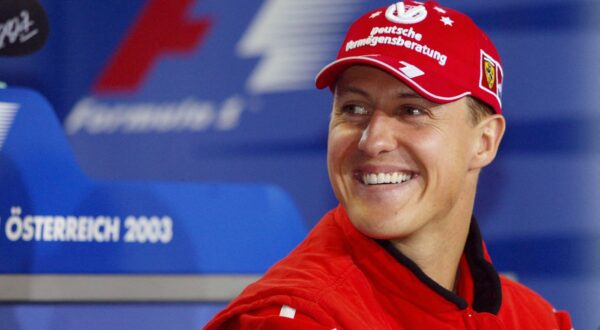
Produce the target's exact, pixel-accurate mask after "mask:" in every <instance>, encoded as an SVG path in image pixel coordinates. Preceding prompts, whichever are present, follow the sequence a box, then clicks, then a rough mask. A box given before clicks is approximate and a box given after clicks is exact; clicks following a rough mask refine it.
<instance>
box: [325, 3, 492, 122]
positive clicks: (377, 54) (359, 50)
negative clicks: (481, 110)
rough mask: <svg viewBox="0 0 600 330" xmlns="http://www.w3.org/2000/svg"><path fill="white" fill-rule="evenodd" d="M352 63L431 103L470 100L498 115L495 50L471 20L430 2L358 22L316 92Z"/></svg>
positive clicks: (388, 9) (381, 10)
mask: <svg viewBox="0 0 600 330" xmlns="http://www.w3.org/2000/svg"><path fill="white" fill-rule="evenodd" d="M356 64H363V65H364V64H366V65H371V66H374V67H377V68H379V69H381V70H384V71H386V72H388V73H390V74H392V75H394V76H395V77H397V78H398V79H400V80H402V81H403V82H404V83H405V84H407V85H408V86H410V87H411V88H412V89H414V90H415V91H416V92H417V93H419V94H420V95H422V96H423V97H425V98H427V99H428V100H431V101H433V102H436V103H448V102H453V101H456V100H458V99H460V98H462V97H465V96H467V95H470V96H473V97H475V98H478V99H479V100H481V101H483V102H484V103H487V104H489V105H490V106H491V107H492V108H493V109H494V110H495V111H496V113H502V101H501V94H502V82H503V80H504V76H503V72H502V65H501V62H500V56H499V55H498V51H497V50H496V47H495V46H494V44H493V43H492V41H491V40H490V38H489V37H488V36H487V35H486V34H485V33H484V32H483V31H482V30H481V29H480V28H479V27H477V25H476V24H475V23H474V22H473V21H472V20H471V19H470V18H469V17H467V16H466V15H464V14H462V13H460V12H458V11H456V10H453V9H450V8H446V7H442V6H440V5H439V4H437V3H436V2H434V1H427V2H419V1H401V2H397V3H394V4H392V5H390V6H388V7H383V8H379V9H376V10H373V11H371V12H368V13H367V14H365V15H363V16H362V17H360V18H359V19H358V20H356V21H355V22H354V23H352V25H351V26H350V29H349V30H348V33H347V34H346V39H345V40H344V43H343V44H342V47H341V48H340V50H339V52H338V55H337V58H336V60H335V61H333V62H331V63H330V64H328V65H327V66H325V67H324V68H323V69H322V70H321V72H319V74H318V75H317V77H316V86H317V88H319V89H322V88H325V87H333V85H334V84H335V82H336V81H337V78H338V77H339V75H340V74H341V73H342V72H343V71H344V70H345V69H347V68H348V67H350V66H352V65H356Z"/></svg>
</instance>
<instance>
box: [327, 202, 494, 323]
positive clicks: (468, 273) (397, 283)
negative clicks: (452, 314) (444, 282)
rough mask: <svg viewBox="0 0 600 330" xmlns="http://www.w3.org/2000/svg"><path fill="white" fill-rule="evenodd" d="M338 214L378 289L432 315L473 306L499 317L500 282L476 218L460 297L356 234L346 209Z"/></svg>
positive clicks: (388, 247) (385, 246)
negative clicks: (380, 288)
mask: <svg viewBox="0 0 600 330" xmlns="http://www.w3.org/2000/svg"><path fill="white" fill-rule="evenodd" d="M336 211H337V212H335V213H336V216H335V218H336V222H337V223H338V225H339V226H341V227H342V230H343V232H344V234H345V235H346V237H347V239H348V241H349V242H352V243H351V244H349V249H350V250H351V251H352V254H353V258H354V259H355V262H356V263H357V264H359V266H360V268H361V269H362V270H363V271H364V272H368V273H369V278H371V279H373V281H374V282H377V285H379V284H380V285H382V287H385V290H390V291H392V292H390V296H392V297H393V296H399V297H402V299H406V300H409V301H412V302H413V303H415V304H416V305H419V306H421V307H422V308H426V309H429V310H431V311H432V312H445V311H450V310H452V309H456V308H458V309H461V310H462V309H465V308H467V307H469V306H470V307H471V308H472V309H474V310H475V311H477V312H487V313H492V314H496V315H497V314H498V311H499V310H500V306H501V304H502V288H501V285H500V278H499V276H498V273H497V272H496V270H495V268H494V266H493V265H492V263H491V261H490V257H489V255H488V254H487V250H486V248H485V245H484V243H483V240H482V238H481V232H480V230H479V226H478V224H477V220H476V219H475V218H474V217H473V218H472V219H471V225H470V228H469V234H468V236H467V241H466V244H465V248H464V252H463V256H462V258H461V261H460V265H459V278H458V293H454V292H452V291H449V290H447V289H445V288H443V287H442V286H440V285H439V284H437V283H436V282H435V281H434V280H433V279H431V278H430V277H429V276H427V275H426V274H425V273H424V272H423V271H422V270H421V269H420V268H419V266H418V265H417V264H416V263H414V262H413V261H412V260H411V259H409V258H408V257H406V256H405V255H403V254H402V253H401V252H400V251H398V250H397V249H396V248H395V247H394V246H393V245H392V244H391V243H390V242H389V241H384V240H373V239H370V238H368V237H366V236H365V235H363V234H362V233H360V232H359V231H358V230H356V228H354V226H353V225H352V223H351V222H350V219H349V218H348V215H347V213H346V211H345V210H344V209H343V207H341V206H340V207H338V209H337V210H336ZM390 279H393V280H392V283H390ZM390 303H393V302H392V301H390Z"/></svg>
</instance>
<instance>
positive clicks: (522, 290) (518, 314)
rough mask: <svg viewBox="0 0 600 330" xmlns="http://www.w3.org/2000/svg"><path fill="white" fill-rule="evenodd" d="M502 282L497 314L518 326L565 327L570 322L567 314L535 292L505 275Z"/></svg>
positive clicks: (568, 325)
mask: <svg viewBox="0 0 600 330" xmlns="http://www.w3.org/2000/svg"><path fill="white" fill-rule="evenodd" d="M500 280H501V282H502V307H501V309H500V312H499V316H501V317H503V318H508V319H510V320H511V321H512V322H514V323H515V324H516V325H519V328H524V326H526V327H527V328H530V329H534V328H535V329H550V328H552V329H561V330H562V329H567V330H571V328H572V324H571V319H570V317H569V314H568V313H567V312H565V311H557V310H556V309H554V307H553V306H552V304H550V303H549V302H548V301H547V300H546V299H544V298H543V297H542V296H541V295H539V294H538V293H537V292H535V291H533V290H532V289H530V288H528V287H526V286H525V285H523V284H521V283H518V282H517V281H514V280H512V279H509V278H507V277H505V276H501V277H500Z"/></svg>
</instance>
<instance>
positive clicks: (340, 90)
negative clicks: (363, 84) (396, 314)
mask: <svg viewBox="0 0 600 330" xmlns="http://www.w3.org/2000/svg"><path fill="white" fill-rule="evenodd" d="M335 92H336V93H353V94H360V95H362V96H364V97H369V93H367V91H366V90H364V89H362V88H359V87H356V86H348V85H346V86H342V87H339V88H336V91H335Z"/></svg>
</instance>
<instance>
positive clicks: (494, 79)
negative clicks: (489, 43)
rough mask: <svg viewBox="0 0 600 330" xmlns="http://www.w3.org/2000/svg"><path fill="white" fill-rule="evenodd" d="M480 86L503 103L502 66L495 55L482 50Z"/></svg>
mask: <svg viewBox="0 0 600 330" xmlns="http://www.w3.org/2000/svg"><path fill="white" fill-rule="evenodd" d="M480 70H481V72H480V78H479V79H480V80H479V87H480V88H481V89H482V90H484V91H485V92H488V93H490V94H492V95H494V96H495V97H496V99H498V102H500V103H501V101H500V97H501V96H502V80H503V76H502V67H501V66H500V63H498V61H496V60H495V59H494V58H493V57H491V56H490V55H488V54H486V53H485V52H484V51H483V50H482V51H481V68H480Z"/></svg>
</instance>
